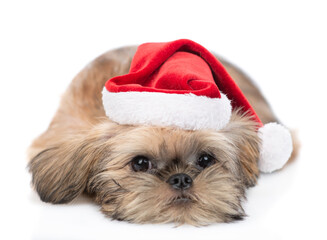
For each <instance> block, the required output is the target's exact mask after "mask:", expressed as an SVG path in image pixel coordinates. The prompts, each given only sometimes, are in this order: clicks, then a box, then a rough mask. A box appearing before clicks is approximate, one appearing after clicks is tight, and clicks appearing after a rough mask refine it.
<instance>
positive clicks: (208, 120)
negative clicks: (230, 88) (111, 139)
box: [102, 88, 232, 130]
mask: <svg viewBox="0 0 327 240" xmlns="http://www.w3.org/2000/svg"><path fill="white" fill-rule="evenodd" d="M102 100H103V106H104V110H105V112H106V115H107V116H108V117H109V118H110V119H111V120H112V121H114V122H117V123H119V124H128V125H155V126H163V127H166V126H170V127H177V128H181V129H185V130H201V129H212V130H219V129H222V128H223V127H225V126H226V125H227V124H228V122H229V120H230V117H231V114H232V106H231V102H230V100H229V99H228V98H227V97H226V95H224V94H221V98H209V97H205V96H196V95H194V94H168V93H159V92H118V93H117V92H109V91H108V90H107V89H106V88H104V89H103V91H102Z"/></svg>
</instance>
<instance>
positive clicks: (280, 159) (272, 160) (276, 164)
mask: <svg viewBox="0 0 327 240" xmlns="http://www.w3.org/2000/svg"><path fill="white" fill-rule="evenodd" d="M258 134H259V136H260V138H261V141H262V142H261V150H260V158H259V163H258V166H259V169H260V171H261V172H264V173H271V172H273V171H275V170H278V169H280V168H282V167H283V166H284V165H285V163H286V162H287V160H288V159H289V158H290V156H291V153H292V151H293V145H292V137H291V134H290V132H289V130H288V129H286V128H285V127H283V126H282V125H280V124H277V123H268V124H265V125H264V126H263V127H261V128H260V129H259V132H258Z"/></svg>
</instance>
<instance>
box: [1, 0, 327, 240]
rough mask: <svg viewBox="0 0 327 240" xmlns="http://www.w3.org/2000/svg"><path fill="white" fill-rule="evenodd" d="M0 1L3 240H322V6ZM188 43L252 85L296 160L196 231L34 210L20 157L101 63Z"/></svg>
mask: <svg viewBox="0 0 327 240" xmlns="http://www.w3.org/2000/svg"><path fill="white" fill-rule="evenodd" d="M269 2H270V3H268V1H224V2H220V1H204V0H202V1H191V0H188V1H177V0H174V1H168V0H165V1H160V2H159V1H140V0H138V1H118V0H117V1H103V2H101V1H89V2H85V1H52V3H50V1H1V2H0V27H1V28H0V81H1V85H0V98H1V99H0V110H1V118H0V121H1V124H0V140H1V143H0V147H1V155H0V156H1V168H0V170H1V174H0V177H1V191H0V194H1V196H0V201H1V203H0V208H1V212H0V216H1V224H0V229H1V230H0V238H1V239H69V240H72V239H92V240H93V239H177V238H178V239H187V240H190V239H298V238H300V237H302V238H303V239H305V238H306V239H309V238H310V239H327V234H326V214H327V210H326V202H327V197H326V188H327V187H326V185H327V176H326V168H327V156H326V151H325V149H326V134H327V131H326V121H327V119H326V86H327V84H326V81H327V70H326V65H327V57H326V56H327V47H326V43H327V36H326V32H327V31H326V29H327V26H326V25H327V13H326V12H327V7H326V5H325V4H324V3H323V2H324V1H320V2H319V1H306V2H304V1H294V2H293V1H269ZM179 38H190V39H192V40H194V41H197V42H199V43H200V44H202V45H203V46H205V47H206V48H208V49H212V50H214V51H215V52H217V53H219V54H221V55H222V56H224V57H226V58H227V59H229V60H231V61H232V62H234V63H236V64H237V65H238V66H240V67H241V68H242V69H244V70H245V72H247V73H248V74H249V75H250V76H251V77H252V78H253V79H255V80H256V82H257V84H258V85H259V86H260V88H261V89H262V91H263V92H264V94H265V95H266V96H267V98H268V99H269V100H270V102H271V104H272V106H273V109H274V110H275V112H276V113H277V115H278V116H279V117H280V119H281V120H282V121H283V122H284V123H285V125H287V126H290V127H291V128H295V129H298V132H299V137H300V139H301V142H302V149H301V153H300V156H299V158H298V159H297V161H296V162H295V163H294V164H292V165H290V166H289V167H287V168H286V169H284V171H281V172H278V173H274V174H270V175H262V176H261V177H260V179H259V184H258V186H256V187H254V188H252V189H250V190H249V191H248V201H247V202H246V203H245V204H244V207H245V210H246V212H247V214H248V217H247V218H246V219H245V220H244V221H242V222H238V223H232V224H214V225H211V226H209V227H202V228H196V227H191V226H182V227H179V228H174V227H173V225H136V224H128V223H124V222H117V221H111V220H110V219H108V218H105V217H104V216H103V215H102V213H101V212H100V211H99V207H98V206H97V205H95V204H94V203H93V202H92V201H91V200H89V199H85V198H79V199H77V200H76V201H74V202H73V203H71V204H68V205H56V206H54V205H51V204H45V203H43V202H41V201H40V200H39V198H38V196H37V195H36V194H35V193H34V192H33V190H32V189H31V187H30V175H29V173H28V172H27V170H26V157H25V151H26V148H27V147H28V145H29V144H30V142H31V141H32V139H33V138H35V137H36V136H37V135H38V134H40V133H41V132H42V131H44V130H45V129H46V127H47V125H48V124H49V122H50V120H51V118H52V116H53V114H54V112H55V110H56V108H57V106H58V103H59V99H60V96H61V94H62V93H63V92H64V90H65V88H66V87H67V85H68V84H69V82H70V80H71V79H72V78H73V77H74V76H75V75H76V74H77V73H78V72H79V71H80V70H81V69H82V68H83V66H85V65H86V64H87V63H88V62H90V61H91V60H92V59H94V58H95V57H97V56H98V55H100V54H101V53H103V52H105V51H107V50H109V49H112V48H115V47H120V46H124V45H129V44H138V43H142V42H148V41H170V40H175V39H179Z"/></svg>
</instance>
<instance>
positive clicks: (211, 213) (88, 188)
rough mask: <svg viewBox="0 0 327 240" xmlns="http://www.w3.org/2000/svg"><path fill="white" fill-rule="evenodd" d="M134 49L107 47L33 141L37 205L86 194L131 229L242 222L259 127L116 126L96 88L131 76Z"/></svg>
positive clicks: (248, 87)
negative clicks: (148, 225)
mask: <svg viewBox="0 0 327 240" xmlns="http://www.w3.org/2000/svg"><path fill="white" fill-rule="evenodd" d="M135 52H136V47H125V48H121V49H117V50H113V51H110V52H107V53H105V54H103V55H102V56H100V57H98V58H97V59H95V60H94V61H93V62H91V63H90V64H89V65H88V66H86V67H85V68H84V69H83V70H82V71H81V72H80V73H79V74H78V75H77V76H76V77H75V78H74V80H73V81H72V83H71V84H70V86H69V88H68V89H67V91H66V93H65V94H64V96H63V97H62V100H61V103H60V106H59V109H58V111H57V113H56V114H55V116H54V118H53V120H52V122H51V124H50V126H49V128H48V129H47V131H46V132H45V133H43V134H42V135H41V136H39V137H38V138H37V139H36V140H35V141H34V142H33V144H32V145H31V147H30V149H29V159H30V161H29V170H30V172H31V174H32V184H33V186H34V188H35V190H36V191H37V192H38V194H39V196H40V198H41V200H42V201H44V202H50V203H54V204H59V203H68V202H70V201H72V200H73V199H75V198H76V197H78V196H79V195H81V194H82V193H86V194H88V195H90V196H91V197H92V198H94V200H95V201H96V202H97V203H98V204H99V205H101V210H102V211H103V213H104V214H106V215H107V216H109V217H111V218H113V219H117V220H124V221H129V222H133V223H168V222H174V223H176V224H184V223H187V224H191V225H196V226H198V225H207V224H210V223H215V222H231V221H234V220H241V219H242V218H243V217H244V216H245V213H244V210H243V209H242V201H243V200H244V199H245V191H246V189H247V188H248V187H252V186H254V185H255V184H256V182H257V178H258V176H259V170H258V159H259V157H260V144H261V142H260V141H261V140H260V138H259V137H258V134H257V127H258V126H257V123H256V122H255V121H253V119H252V118H251V116H249V115H248V114H244V113H243V112H242V111H241V110H240V109H233V112H232V115H231V119H230V121H229V123H228V124H227V125H226V126H225V127H224V128H223V129H221V130H218V131H214V130H206V129H202V130H196V131H192V130H183V129H179V128H174V127H169V126H166V127H163V126H150V125H122V124H117V123H116V122H113V121H112V120H110V119H109V118H107V117H106V115H105V111H104V108H103V104H102V100H101V98H102V96H101V91H102V89H103V86H104V84H105V82H106V81H107V80H108V79H110V78H112V77H115V76H118V75H123V74H126V73H127V72H128V71H129V68H130V65H131V61H132V58H133V56H134V54H135ZM219 60H220V62H221V63H222V64H223V65H224V67H225V68H226V70H227V71H228V73H229V74H230V75H231V77H232V78H233V79H234V81H235V82H236V83H237V84H238V86H239V87H240V89H241V90H242V91H243V93H244V95H245V96H246V97H247V99H248V100H249V102H250V103H251V105H252V107H253V108H254V109H255V111H256V113H257V115H258V116H259V117H260V119H261V121H262V122H263V123H268V122H277V119H276V117H275V116H274V114H273V112H272V110H271V109H270V107H269V105H268V103H267V101H266V100H265V99H264V97H263V96H262V95H261V93H260V92H259V90H258V89H257V87H256V86H255V85H254V84H253V83H252V82H251V81H250V79H249V78H248V77H247V76H246V75H245V74H243V73H242V72H241V71H240V70H239V69H237V68H236V67H234V66H233V65H231V64H230V63H228V62H226V61H225V60H223V59H219ZM294 140H295V139H293V144H294V143H296V141H294ZM293 148H294V150H293V153H292V156H291V158H290V159H293V158H294V156H295V154H296V152H297V151H296V150H297V148H295V145H294V146H293Z"/></svg>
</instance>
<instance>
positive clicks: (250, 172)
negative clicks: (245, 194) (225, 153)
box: [224, 111, 260, 187]
mask: <svg viewBox="0 0 327 240" xmlns="http://www.w3.org/2000/svg"><path fill="white" fill-rule="evenodd" d="M256 129H257V123H256V122H255V121H253V120H251V117H249V116H248V115H246V114H240V112H239V111H235V112H233V114H232V117H231V120H230V123H229V124H228V126H227V127H226V129H224V131H225V132H226V134H227V136H228V137H229V139H231V141H232V142H233V144H234V145H235V146H236V147H237V151H238V154H237V156H238V162H239V164H240V173H241V178H242V180H243V182H244V184H245V185H246V186H247V187H251V186H254V185H255V184H256V182H257V178H258V176H259V169H258V159H259V155H260V152H259V147H260V138H259V136H258V134H257V130H256Z"/></svg>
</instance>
